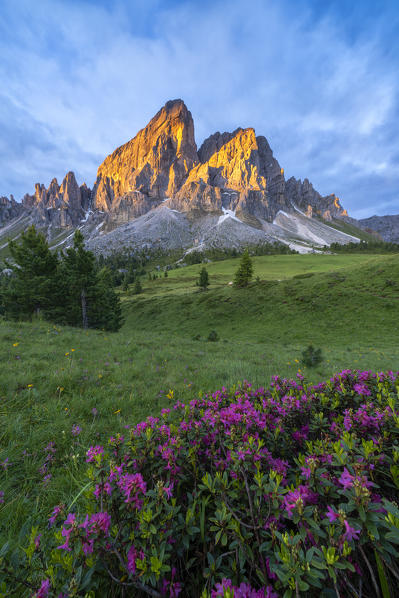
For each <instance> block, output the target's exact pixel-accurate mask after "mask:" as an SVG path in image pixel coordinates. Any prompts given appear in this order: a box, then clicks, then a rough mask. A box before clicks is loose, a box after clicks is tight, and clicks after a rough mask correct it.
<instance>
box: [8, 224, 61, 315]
mask: <svg viewBox="0 0 399 598" xmlns="http://www.w3.org/2000/svg"><path fill="white" fill-rule="evenodd" d="M8 246H9V249H10V253H11V260H12V261H11V263H7V266H8V267H9V268H12V270H13V274H12V277H11V279H10V281H9V283H8V284H7V285H6V286H5V287H4V290H3V305H4V311H5V313H6V315H7V316H8V317H11V318H16V319H18V318H31V317H32V315H33V314H35V313H36V314H39V313H43V315H44V316H45V317H49V318H51V317H52V316H53V314H54V311H55V310H57V309H59V307H60V305H61V306H62V296H61V295H60V288H59V277H58V265H59V260H58V256H57V255H56V254H55V253H52V252H51V251H50V248H49V246H48V243H47V241H46V238H45V236H44V235H43V234H42V233H40V232H38V231H36V229H35V227H34V226H31V227H30V228H28V230H27V231H26V232H24V233H22V235H21V238H20V241H19V242H16V241H10V243H9V245H8Z"/></svg>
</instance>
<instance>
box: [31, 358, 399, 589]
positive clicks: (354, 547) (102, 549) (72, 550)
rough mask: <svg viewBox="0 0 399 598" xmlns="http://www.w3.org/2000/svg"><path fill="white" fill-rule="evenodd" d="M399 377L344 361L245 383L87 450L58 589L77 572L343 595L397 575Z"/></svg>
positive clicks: (188, 585)
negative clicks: (310, 372) (320, 370)
mask: <svg viewBox="0 0 399 598" xmlns="http://www.w3.org/2000/svg"><path fill="white" fill-rule="evenodd" d="M398 387H399V375H398V374H394V373H393V372H388V373H372V372H358V371H351V370H345V371H343V372H341V373H340V374H337V375H336V376H334V377H333V378H331V379H330V380H327V381H326V382H323V383H321V384H317V385H306V383H305V381H304V379H303V376H302V375H300V374H299V375H298V376H297V378H296V380H287V379H281V378H279V377H277V376H276V377H274V378H273V380H272V383H271V385H270V387H269V388H258V389H254V388H252V386H251V384H249V383H248V382H244V383H243V384H242V385H241V386H240V387H238V388H235V389H233V390H232V391H230V392H229V391H227V390H226V389H225V388H222V389H221V390H219V391H217V392H214V393H212V394H209V395H206V396H204V397H201V398H198V399H195V400H193V401H191V402H189V403H187V404H185V403H182V402H177V403H176V404H175V405H173V406H171V407H170V408H168V409H165V410H163V412H162V414H161V417H159V418H157V417H148V418H147V419H146V420H145V421H144V422H141V423H139V424H137V425H136V426H133V427H131V428H130V430H129V432H128V435H129V437H127V438H124V437H123V436H121V435H118V436H116V437H112V438H110V439H109V442H108V447H103V446H99V445H97V446H91V447H90V448H89V450H88V451H87V458H86V461H87V465H88V482H87V484H86V488H85V492H84V493H82V498H83V496H85V497H87V498H86V500H87V504H86V507H85V508H86V511H84V510H82V506H83V503H82V502H80V503H79V510H78V509H77V508H76V507H77V506H78V505H75V510H74V512H73V513H69V514H67V516H66V518H65V515H64V523H63V524H62V526H61V528H60V529H59V530H58V531H57V532H56V537H58V538H62V542H61V543H60V542H59V541H58V542H57V544H56V546H54V549H53V550H54V554H53V562H54V563H57V566H56V569H57V571H56V573H54V576H53V578H54V580H56V582H55V583H57V584H58V586H57V588H56V590H54V591H62V592H68V591H69V592H70V593H71V595H72V590H71V588H70V584H71V583H72V581H71V580H75V582H74V583H77V584H78V585H77V586H74V588H73V591H75V594H76V592H77V591H78V589H77V588H78V587H79V583H81V582H80V581H79V582H76V579H77V575H78V573H77V572H78V571H79V572H80V573H79V575H80V576H81V577H82V579H83V576H82V571H83V572H87V575H88V574H89V572H91V573H90V580H91V581H90V583H91V585H90V589H93V591H95V590H96V588H98V587H100V585H101V591H103V592H105V591H106V589H105V588H106V586H107V591H108V590H109V593H112V591H113V589H112V588H116V587H118V585H119V586H120V587H126V588H128V587H131V588H135V589H137V590H138V591H139V592H141V593H143V595H144V594H146V593H147V594H151V592H152V594H153V595H163V596H167V597H169V598H173V597H175V596H179V595H180V596H193V597H199V596H208V598H217V597H219V596H221V597H222V596H225V597H227V596H229V597H232V596H234V597H235V598H237V597H239V598H265V597H266V598H275V597H277V596H283V595H284V596H292V597H293V596H295V595H301V596H302V595H303V596H309V597H317V596H319V595H320V593H321V591H322V589H325V591H327V590H328V591H330V593H331V594H333V593H334V592H335V593H340V595H342V596H344V595H347V594H346V593H345V592H346V588H347V587H348V584H351V586H352V587H353V588H355V590H354V591H355V593H356V592H357V593H359V591H358V589H356V584H357V583H358V581H359V579H361V578H363V581H364V584H365V586H366V584H369V587H373V588H374V586H373V584H374V583H377V582H376V581H375V580H376V579H379V577H378V576H379V573H378V571H381V570H382V569H381V567H382V568H383V569H384V571H385V575H386V576H388V577H389V575H391V574H392V575H393V578H395V577H396V576H397V575H399V573H398V571H399V567H398V557H399V555H398V552H397V545H398V544H399V510H398V508H397V506H396V505H395V502H394V501H395V500H396V498H397V491H398V488H399V465H398V463H399V450H398V449H397V446H398V443H399V399H398V392H397V390H398ZM62 509H63V507H62V506H57V507H56V508H55V509H54V511H53V513H52V516H51V517H50V523H51V524H54V523H55V522H56V521H57V520H58V519H59V518H60V515H61V514H62V513H63V510H62ZM42 543H43V541H41V544H42ZM370 554H371V555H372V556H370ZM373 567H374V568H375V573H374V574H373V575H371V570H372V569H373ZM97 572H98V573H97ZM104 576H106V577H107V576H108V577H107V579H108V581H105V578H104ZM79 579H80V577H79ZM204 580H205V581H204ZM82 583H83V582H82ZM68 584H69V585H68ZM107 584H108V585H107ZM122 584H124V585H122ZM88 587H89V586H88V585H87V584H86V586H85V587H84V591H85V592H87V591H88ZM68 588H69V589H68ZM204 588H208V589H211V588H213V590H210V592H208V590H207V589H204ZM82 591H83V590H82ZM373 591H374V592H375V595H378V593H379V592H378V591H375V588H374V589H373ZM207 592H208V593H207ZM352 593H353V592H352ZM55 595H56V594H55ZM67 595H68V594H67Z"/></svg>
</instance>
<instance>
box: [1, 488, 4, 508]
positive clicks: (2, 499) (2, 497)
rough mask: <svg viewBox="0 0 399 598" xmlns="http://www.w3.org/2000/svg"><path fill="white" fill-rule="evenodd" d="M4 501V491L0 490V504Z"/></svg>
mask: <svg viewBox="0 0 399 598" xmlns="http://www.w3.org/2000/svg"><path fill="white" fill-rule="evenodd" d="M3 503H4V492H3V490H0V505H2V504H3Z"/></svg>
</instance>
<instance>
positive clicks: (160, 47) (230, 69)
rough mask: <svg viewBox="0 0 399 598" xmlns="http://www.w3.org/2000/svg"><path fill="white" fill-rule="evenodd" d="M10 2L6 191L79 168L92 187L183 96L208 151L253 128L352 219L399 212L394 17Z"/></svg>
mask: <svg viewBox="0 0 399 598" xmlns="http://www.w3.org/2000/svg"><path fill="white" fill-rule="evenodd" d="M316 4H317V3H316ZM3 5H4V7H2V17H0V34H1V37H0V57H1V60H0V77H1V80H2V81H6V84H5V85H4V87H3V92H2V93H3V95H2V96H0V125H1V127H2V135H1V141H0V173H1V174H2V176H1V179H0V195H1V194H9V193H10V192H14V194H15V195H16V196H17V197H20V196H22V195H23V193H25V192H26V191H29V190H31V189H32V188H33V184H34V182H36V181H40V182H44V183H45V184H48V182H49V181H50V180H51V178H52V177H53V176H57V177H59V178H61V177H62V176H63V175H64V173H65V172H66V171H67V170H75V172H77V175H78V178H79V179H80V180H83V179H85V180H86V182H87V183H88V184H89V185H91V184H92V183H93V181H94V180H95V176H96V168H97V166H98V164H99V163H100V162H101V161H102V159H103V158H104V157H105V156H106V155H107V154H108V153H110V152H111V151H113V149H115V147H117V146H118V145H120V144H122V143H124V142H125V141H127V140H128V139H130V138H131V137H133V136H134V135H135V134H136V132H137V131H138V130H139V129H140V128H142V127H143V126H145V125H146V123H147V122H148V120H149V119H150V118H151V117H152V116H153V115H154V114H155V112H156V111H157V110H158V109H159V108H160V107H161V106H162V105H163V104H164V103H165V101H167V100H168V99H172V98H176V97H182V98H183V99H184V100H185V101H186V104H187V105H188V107H189V109H190V110H191V112H192V113H193V117H194V121H195V126H196V137H197V142H199V143H200V142H201V141H202V140H203V139H204V138H205V137H206V136H208V135H209V134H211V133H212V132H214V131H216V130H233V129H235V128H236V127H237V126H244V127H245V126H254V127H255V129H256V132H257V134H263V135H265V136H266V137H267V138H268V140H269V142H270V144H271V147H272V148H273V150H274V153H275V155H276V157H277V159H278V160H279V162H280V163H281V165H282V166H283V167H284V169H285V173H286V176H291V175H293V176H296V177H297V178H305V177H308V178H309V179H310V180H311V181H312V182H313V184H314V186H315V188H317V189H318V190H319V191H320V192H321V193H322V194H327V193H331V192H336V193H337V194H338V195H339V196H340V197H341V199H342V202H343V204H344V205H345V207H347V208H348V210H349V212H350V213H352V214H353V215H356V214H360V213H361V214H362V215H364V212H365V211H366V212H367V215H368V214H372V213H375V212H377V213H383V212H382V211H381V210H384V209H385V208H386V207H387V206H390V207H392V210H393V211H397V212H399V193H398V194H396V199H395V193H396V191H395V190H396V189H398V184H399V175H396V174H395V172H399V170H398V160H399V158H398V156H399V141H398V140H399V135H398V133H399V130H398V129H399V124H398V85H399V84H398V79H397V67H396V64H397V59H398V56H397V54H398V52H397V51H396V50H397V48H395V44H394V43H393V42H391V40H390V38H389V36H388V38H387V28H388V29H389V27H390V26H391V19H390V18H389V14H388V13H386V15H385V20H384V16H382V17H381V18H380V19H379V20H376V19H374V21H372V22H370V24H369V25H367V27H366V28H365V29H364V30H363V29H362V25H361V22H360V24H359V20H358V19H357V20H356V22H355V21H353V22H352V21H351V19H354V16H353V15H352V16H348V17H345V16H344V13H343V12H342V13H340V12H337V11H333V10H332V9H329V10H328V11H324V12H320V10H318V11H316V10H315V9H314V7H312V3H308V4H307V5H306V6H307V7H306V9H305V8H304V7H303V5H302V4H301V3H298V2H293V0H282V1H280V2H276V1H273V0H268V1H261V0H253V2H251V4H250V5H248V3H245V2H244V1H243V0H231V1H229V2H227V1H221V0H219V1H215V2H212V3H211V2H205V3H204V2H195V1H191V2H177V1H176V2H161V1H160V0H151V2H148V3H141V2H138V1H137V2H122V1H115V2H113V3H109V2H105V1H104V2H89V1H86V2H77V1H75V2H71V1H69V2H62V1H52V2H50V1H48V0H42V1H41V2H40V3H36V5H35V4H34V3H31V2H29V1H28V0H20V1H15V0H14V1H13V2H11V0H3ZM37 5H39V6H37ZM338 5H339V3H338ZM356 16H357V15H356ZM388 26H389V27H388ZM351 27H352V29H353V27H355V32H354V33H353V31H352V29H351ZM348 31H351V32H352V33H351V35H349V34H348ZM366 181H367V184H365V182H366Z"/></svg>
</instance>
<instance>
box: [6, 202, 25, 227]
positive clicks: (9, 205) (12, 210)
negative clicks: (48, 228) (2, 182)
mask: <svg viewBox="0 0 399 598" xmlns="http://www.w3.org/2000/svg"><path fill="white" fill-rule="evenodd" d="M23 212H24V208H23V206H22V205H21V204H20V203H18V202H17V201H15V199H14V197H13V196H12V195H11V196H10V199H8V197H0V226H4V225H5V224H7V222H9V221H10V220H13V219H14V218H18V216H20V215H21V214H22V213H23Z"/></svg>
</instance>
